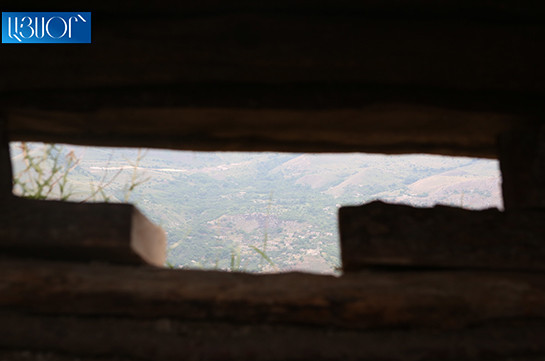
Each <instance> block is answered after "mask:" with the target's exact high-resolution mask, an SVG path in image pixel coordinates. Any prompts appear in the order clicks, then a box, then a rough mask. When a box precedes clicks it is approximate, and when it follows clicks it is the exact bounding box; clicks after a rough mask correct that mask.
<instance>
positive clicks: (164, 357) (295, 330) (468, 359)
mask: <svg viewBox="0 0 545 361" xmlns="http://www.w3.org/2000/svg"><path fill="white" fill-rule="evenodd" d="M0 322H1V323H2V325H3V326H4V327H2V328H0V357H2V356H5V358H4V359H6V360H10V361H30V360H32V361H34V360H41V361H42V360H43V361H76V360H81V361H129V360H153V361H171V360H188V359H189V360H218V361H219V360H237V361H240V360H243V361H256V360H257V361H265V360H266V361H276V360H319V361H322V360H339V361H340V360H342V361H346V360H349V361H352V360H392V361H402V360H403V361H404V360H413V361H428V360H431V359H441V360H447V361H461V360H464V361H481V360H483V359H485V360H486V359H495V360H512V361H539V360H542V359H543V355H545V346H544V344H543V342H542V340H543V337H544V336H545V326H544V324H543V321H539V320H536V321H535V322H533V323H532V322H529V321H528V320H525V321H520V322H515V323H502V322H498V323H495V324H493V325H479V326H475V327H471V328H467V329H462V330H429V329H428V330H425V329H420V330H415V329H404V330H386V331H385V330H373V331H359V330H340V329H334V328H327V327H298V326H294V325H270V324H255V323H223V322H213V321H212V320H210V321H207V322H188V321H181V320H177V319H173V318H160V319H151V320H142V319H134V318H133V319H129V318H124V317H68V316H59V317H48V316H43V315H23V314H20V313H15V312H13V313H0ZM2 348H6V349H7V350H8V352H5V351H4V352H2V350H1V349H2ZM14 349H15V350H17V349H25V350H27V352H26V353H25V354H23V357H21V354H20V353H15V352H13V350H14ZM28 350H31V351H33V352H29V351H28ZM29 354H30V355H37V356H39V357H36V358H30V357H29V356H28V355H29ZM25 355H26V357H24V356H25ZM74 355H77V357H76V356H74Z"/></svg>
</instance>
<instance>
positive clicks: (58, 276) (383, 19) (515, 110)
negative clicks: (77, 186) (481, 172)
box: [0, 0, 545, 361]
mask: <svg viewBox="0 0 545 361" xmlns="http://www.w3.org/2000/svg"><path fill="white" fill-rule="evenodd" d="M77 6H78V7H80V8H79V9H80V10H82V11H92V12H93V15H92V16H93V32H92V41H93V43H92V44H89V45H86V44H82V45H77V44H76V45H51V46H48V45H9V44H2V45H1V46H0V75H1V76H0V125H2V127H1V128H0V140H1V141H0V146H1V147H0V170H1V175H0V202H1V204H0V226H1V229H0V359H12V360H35V359H39V360H50V361H63V360H74V359H79V360H114V359H115V360H174V359H192V360H306V359H309V360H310V359H312V360H415V361H416V360H422V361H424V360H432V359H434V360H435V359H441V360H492V359H493V360H525V361H528V360H538V359H543V358H544V357H545V343H544V342H543V340H545V321H544V320H545V314H544V310H545V283H544V278H543V264H544V263H543V247H541V246H540V242H542V241H545V240H543V234H544V231H543V224H544V222H543V220H544V213H543V211H544V208H543V207H544V206H545V204H544V203H545V202H544V201H543V199H545V198H544V197H543V195H544V194H545V191H544V189H545V188H544V187H543V179H544V178H543V175H544V174H545V167H544V164H545V161H544V159H545V158H544V157H545V154H544V152H543V149H544V145H543V144H544V143H543V139H544V138H543V136H542V135H543V127H542V124H543V115H544V113H545V108H544V106H543V99H544V95H545V67H544V66H543V64H545V51H544V49H545V47H544V45H545V26H544V25H543V24H545V22H544V21H543V20H544V19H545V8H544V6H543V5H542V4H541V2H538V1H530V0H526V1H511V0H509V1H499V2H490V1H484V0H475V1H469V0H467V1H465V0H463V1H454V0H439V1H427V0H417V1H412V2H408V1H401V0H384V1H372V0H369V1H354V0H337V1H330V0H327V1H326V0H315V1H305V0H296V1H287V0H286V1H284V0H276V1H264V2H255V1H244V0H234V1H218V0H205V1H199V2H192V3H188V2H175V1H168V2H161V3H159V2H151V3H144V2H128V1H121V2H116V3H113V2H105V1H104V2H93V3H92V5H85V4H83V3H79V4H78V5H77ZM45 7H48V9H45ZM2 10H3V11H8V10H10V9H9V8H6V9H2ZM14 10H17V11H25V10H29V11H36V10H51V11H55V10H75V9H74V4H73V3H68V2H66V1H51V2H48V3H47V6H46V5H44V4H43V3H38V2H35V1H30V2H26V3H25V4H17V9H14ZM76 10H77V9H76ZM8 140H34V141H46V142H67V143H74V144H93V145H110V146H139V147H140V146H142V147H159V148H174V149H192V150H239V151H257V150H259V151H263V150H268V151H294V152H346V151H362V152H363V151H365V152H384V153H412V152H425V153H436V154H451V155H468V156H482V157H489V158H499V159H500V162H501V166H502V172H503V178H504V187H503V189H504V198H505V200H506V211H505V212H504V213H502V212H499V211H486V212H484V213H479V212H471V211H461V210H456V209H450V208H434V209H426V210H418V209H414V208H411V207H402V206H394V205H391V206H388V205H383V204H373V205H367V206H362V207H358V208H354V209H342V210H341V213H340V223H341V238H342V239H341V241H342V246H343V261H344V262H345V266H346V271H347V272H346V273H345V274H344V275H343V276H341V277H339V278H335V277H330V276H318V275H309V274H298V273H293V274H285V275H245V274H230V273H221V272H213V271H208V272H206V271H200V272H199V271H174V270H168V269H163V268H160V267H153V266H150V265H148V264H146V262H144V261H148V263H149V262H151V263H156V264H160V263H161V258H160V255H159V253H160V252H159V253H158V251H160V250H161V249H162V247H164V242H163V241H162V240H163V239H164V238H163V237H164V235H163V234H162V232H161V231H160V230H158V229H157V227H155V226H153V225H151V224H149V222H148V221H147V220H146V219H144V218H143V217H142V216H141V215H140V214H139V213H138V211H137V210H135V209H134V208H133V207H131V206H128V205H122V206H118V205H106V204H102V205H72V204H59V203H54V202H45V201H28V200H22V199H18V198H16V197H14V196H13V195H12V194H11V170H10V162H9V155H8V152H7V149H8V147H7V143H8ZM93 227H94V228H93ZM447 232H448V233H447ZM468 235H470V236H471V237H474V239H473V238H468ZM490 235H494V236H493V237H492V236H490ZM443 236H445V237H443Z"/></svg>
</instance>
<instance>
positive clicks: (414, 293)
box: [0, 260, 545, 330]
mask: <svg viewBox="0 0 545 361" xmlns="http://www.w3.org/2000/svg"><path fill="white" fill-rule="evenodd" d="M0 285H1V287H2V288H1V290H2V292H0V313H2V312H5V311H8V310H9V311H12V312H17V313H20V314H41V315H44V316H45V315H48V316H61V315H66V316H70V317H80V316H81V317H91V316H92V317H106V316H112V317H132V318H135V319H156V318H163V317H166V318H173V319H180V320H187V321H189V320H193V321H206V322H210V321H213V322H230V323H257V324H291V325H300V326H313V327H325V328H331V327H334V328H346V329H360V330H377V329H383V330H386V329H388V330H394V329H405V328H411V329H463V328H467V327H472V326H475V325H486V324H490V325H492V324H496V323H502V322H505V323H513V324H516V322H518V321H520V320H528V321H532V320H539V319H540V318H541V319H543V317H545V278H544V277H543V275H542V274H539V273H536V274H531V273H512V272H511V273H510V272H497V273H493V272H461V271H455V272H446V271H445V272H441V271H439V272H363V273H359V274H351V275H345V276H342V277H339V278H337V277H332V276H321V275H312V274H302V273H288V274H273V275H254V274H242V273H226V272H217V271H176V270H169V269H158V268H152V267H130V266H120V265H118V266H114V265H106V264H75V263H67V262H58V263H54V262H45V261H35V262H32V261H28V262H22V261H10V260H3V261H2V262H0Z"/></svg>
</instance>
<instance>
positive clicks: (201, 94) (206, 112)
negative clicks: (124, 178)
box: [0, 0, 545, 157]
mask: <svg viewBox="0 0 545 361" xmlns="http://www.w3.org/2000/svg"><path fill="white" fill-rule="evenodd" d="M204 4H208V5H210V6H208V5H204ZM439 4H440V5H439ZM64 5H66V3H65V2H62V1H60V2H54V3H52V4H51V6H52V8H55V7H56V6H58V7H59V8H62V6H64ZM25 6H28V7H29V8H30V7H32V6H33V5H32V2H31V3H29V4H25ZM161 6H162V5H161ZM161 6H160V5H158V4H155V5H149V7H148V5H146V7H145V8H144V7H142V6H137V7H134V8H133V7H132V6H131V7H127V8H126V7H124V6H121V5H119V6H118V5H115V6H114V5H111V4H107V5H106V4H105V3H104V4H102V5H100V4H98V5H96V9H97V10H96V11H95V12H94V13H93V43H92V44H90V45H73V46H26V45H13V46H4V47H2V48H0V71H1V72H2V80H3V81H2V83H0V110H1V111H3V112H5V114H6V115H7V118H8V121H9V131H10V136H12V138H13V139H17V140H42V141H55V142H72V143H79V144H96V145H120V146H151V147H167V148H178V149H196V150H248V151H251V150H259V151H263V150H271V151H275V150H276V151H294V152H300V151H309V152H312V151H322V152H331V151H367V152H386V153H405V152H427V153H442V154H457V155H473V156H486V157H496V156H497V152H496V151H497V149H496V138H497V136H498V134H499V133H501V132H503V131H506V130H510V129H511V128H513V127H515V126H518V125H521V124H522V125H524V126H526V125H535V124H539V123H541V122H542V119H543V115H544V114H545V109H544V107H543V105H542V101H541V99H542V98H543V95H544V94H545V85H544V84H545V70H543V67H542V66H541V64H543V62H544V61H545V54H544V53H545V52H543V41H544V39H545V27H543V26H542V23H543V22H542V21H541V20H543V19H545V11H544V10H543V9H542V6H539V5H536V4H533V3H531V2H523V3H515V2H506V3H502V5H501V6H497V5H494V4H490V3H489V2H485V1H478V2H475V3H473V2H472V3H470V2H462V3H456V2H454V1H441V2H440V3H437V4H436V3H434V4H431V3H429V2H427V1H425V2H423V1H420V2H411V3H407V2H402V1H387V2H384V3H379V2H374V1H371V2H359V1H340V2H331V1H318V2H307V1H296V2H293V3H291V2H290V3H288V2H283V1H281V2H278V3H277V2H272V1H271V2H265V3H263V4H261V3H260V4H254V3H250V2H247V1H236V2H229V3H225V4H224V3H220V2H218V1H215V0H214V1H212V0H210V1H207V2H206V3H203V4H200V3H199V4H193V5H191V4H185V3H182V4H178V3H176V4H174V3H170V6H169V5H165V6H164V7H161ZM145 9H148V10H149V11H148V10H146V11H145ZM90 10H93V9H90ZM38 58H40V59H50V61H43V62H36V61H35V59H38Z"/></svg>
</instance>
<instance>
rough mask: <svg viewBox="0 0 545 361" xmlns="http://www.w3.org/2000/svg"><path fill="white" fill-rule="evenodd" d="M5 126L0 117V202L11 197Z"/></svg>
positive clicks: (9, 164) (9, 160) (9, 163)
mask: <svg viewBox="0 0 545 361" xmlns="http://www.w3.org/2000/svg"><path fill="white" fill-rule="evenodd" d="M5 127H6V123H5V121H4V120H3V119H0V202H6V201H7V199H8V198H11V197H13V184H12V182H13V179H12V178H13V176H12V171H11V158H10V155H9V141H8V137H7V133H6V129H5Z"/></svg>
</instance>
